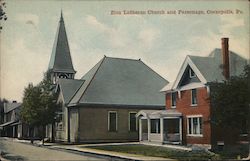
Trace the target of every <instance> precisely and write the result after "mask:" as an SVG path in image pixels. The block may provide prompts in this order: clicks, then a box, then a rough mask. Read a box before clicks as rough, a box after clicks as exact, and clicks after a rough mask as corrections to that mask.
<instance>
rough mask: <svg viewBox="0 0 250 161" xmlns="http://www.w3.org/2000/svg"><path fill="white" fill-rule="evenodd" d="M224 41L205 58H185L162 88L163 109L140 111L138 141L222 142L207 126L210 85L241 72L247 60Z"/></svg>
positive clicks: (213, 127) (212, 127)
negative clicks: (163, 97)
mask: <svg viewBox="0 0 250 161" xmlns="http://www.w3.org/2000/svg"><path fill="white" fill-rule="evenodd" d="M228 48H229V47H228V38H222V48H221V49H215V50H214V51H212V52H211V53H210V54H209V56H207V57H200V56H191V55H188V56H187V57H186V59H185V60H184V62H183V64H182V66H181V69H180V70H179V73H178V75H177V78H176V79H175V81H174V82H173V83H169V84H168V85H166V86H165V87H164V88H163V89H162V92H164V93H165V99H166V109H165V110H141V111H140V112H139V113H138V114H137V117H138V118H139V133H140V138H139V139H140V141H144V142H158V143H162V144H164V143H172V144H184V145H185V144H200V145H203V146H207V147H208V148H209V147H211V145H216V144H218V143H219V142H223V138H224V136H222V135H221V133H220V132H219V131H220V130H219V129H218V128H217V127H216V126H215V125H214V124H212V123H211V118H212V111H213V107H212V106H211V104H210V101H209V98H210V92H211V90H212V89H210V86H209V83H210V82H215V81H217V82H222V81H223V80H226V79H228V78H229V77H230V76H237V75H240V74H241V73H242V72H243V69H244V66H245V65H247V61H246V60H245V59H244V58H242V57H240V56H239V55H237V54H235V53H234V52H231V51H229V49H228Z"/></svg>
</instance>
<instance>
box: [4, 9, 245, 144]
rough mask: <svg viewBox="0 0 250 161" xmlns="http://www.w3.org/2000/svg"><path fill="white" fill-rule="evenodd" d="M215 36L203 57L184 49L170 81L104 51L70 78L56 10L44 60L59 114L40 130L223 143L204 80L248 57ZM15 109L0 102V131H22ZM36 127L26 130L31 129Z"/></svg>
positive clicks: (67, 137) (66, 138)
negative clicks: (47, 56) (213, 46)
mask: <svg viewBox="0 0 250 161" xmlns="http://www.w3.org/2000/svg"><path fill="white" fill-rule="evenodd" d="M221 41H222V43H221V44H222V45H221V48H220V49H214V50H212V51H211V53H208V54H207V55H208V56H207V57H200V56H192V55H188V56H186V58H185V60H184V62H183V64H182V66H181V68H180V69H179V73H178V75H177V77H176V78H175V81H174V82H172V83H171V82H168V81H167V80H166V79H164V78H163V77H162V76H160V75H159V74H158V73H156V72H155V71H154V70H152V69H151V68H150V67H149V66H148V65H147V64H145V63H144V62H143V60H141V59H125V58H114V57H108V56H104V57H103V58H102V59H101V60H99V62H97V63H96V65H95V66H93V67H92V68H91V69H90V70H89V71H88V72H87V73H86V74H84V75H83V76H82V77H81V78H80V79H75V74H76V70H75V69H74V67H73V62H72V58H71V54H70V48H69V43H70V42H68V39H67V34H66V29H65V23H64V19H63V14H62V13H61V17H60V21H59V24H58V29H57V33H56V37H55V41H54V46H53V49H52V54H51V58H50V62H49V67H48V69H49V71H50V78H51V80H52V82H53V86H54V92H56V93H57V94H58V98H57V103H58V104H60V105H61V107H60V108H61V109H60V112H59V113H58V115H59V117H58V118H60V119H59V121H57V122H56V123H55V125H53V126H52V125H47V126H46V137H47V138H51V137H54V138H55V140H56V141H61V142H71V143H79V142H88V143H89V142H94V143H97V142H127V141H140V142H144V143H147V142H150V143H160V144H180V145H190V144H191V145H192V144H199V145H203V146H206V147H211V146H213V145H217V144H218V142H223V141H224V140H223V139H224V137H223V131H221V129H220V128H219V127H217V126H216V124H212V123H211V118H212V117H213V107H212V105H211V103H210V101H209V99H210V93H211V90H212V88H210V82H214V81H218V82H222V81H224V80H227V79H229V77H231V76H238V75H240V74H241V73H242V71H243V69H244V66H245V65H247V60H246V59H244V58H242V57H240V56H239V55H237V54H236V53H234V52H232V51H230V50H229V39H228V38H222V39H221ZM222 66H223V67H222ZM20 108H22V104H21V103H16V102H13V103H6V104H5V106H4V111H3V114H4V120H3V121H2V124H1V125H0V128H1V133H2V135H3V136H10V137H18V138H28V137H29V135H30V133H29V127H28V125H25V124H24V123H22V122H21V121H20V119H19V117H18V115H19V111H20ZM36 130H37V131H36ZM36 130H35V132H34V133H33V134H32V135H37V134H38V130H39V129H36Z"/></svg>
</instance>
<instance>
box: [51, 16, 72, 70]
mask: <svg viewBox="0 0 250 161" xmlns="http://www.w3.org/2000/svg"><path fill="white" fill-rule="evenodd" d="M49 69H50V70H52V71H54V72H67V73H76V72H75V70H74V68H73V64H72V60H71V55H70V49H69V44H68V39H67V34H66V29H65V25H64V20H63V15H62V13H61V18H60V21H59V25H58V29H57V33H56V38H55V41H54V45H53V49H52V54H51V57H50V62H49Z"/></svg>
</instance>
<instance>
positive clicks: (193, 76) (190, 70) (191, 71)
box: [188, 68, 196, 78]
mask: <svg viewBox="0 0 250 161" xmlns="http://www.w3.org/2000/svg"><path fill="white" fill-rule="evenodd" d="M188 72H189V78H195V77H196V74H195V72H194V71H193V70H192V68H189V71H188ZM191 73H194V75H191Z"/></svg>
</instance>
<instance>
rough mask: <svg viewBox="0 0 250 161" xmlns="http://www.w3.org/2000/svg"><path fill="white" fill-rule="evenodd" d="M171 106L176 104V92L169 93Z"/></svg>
mask: <svg viewBox="0 0 250 161" xmlns="http://www.w3.org/2000/svg"><path fill="white" fill-rule="evenodd" d="M171 106H172V108H175V106H176V92H173V93H171Z"/></svg>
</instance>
